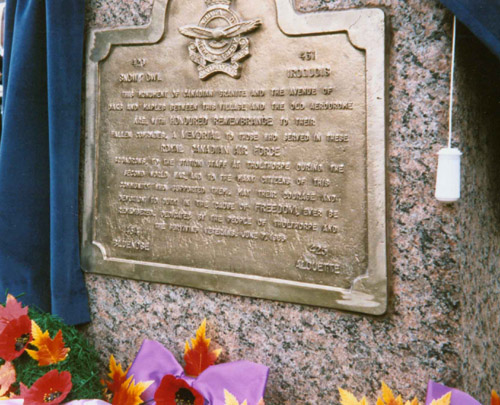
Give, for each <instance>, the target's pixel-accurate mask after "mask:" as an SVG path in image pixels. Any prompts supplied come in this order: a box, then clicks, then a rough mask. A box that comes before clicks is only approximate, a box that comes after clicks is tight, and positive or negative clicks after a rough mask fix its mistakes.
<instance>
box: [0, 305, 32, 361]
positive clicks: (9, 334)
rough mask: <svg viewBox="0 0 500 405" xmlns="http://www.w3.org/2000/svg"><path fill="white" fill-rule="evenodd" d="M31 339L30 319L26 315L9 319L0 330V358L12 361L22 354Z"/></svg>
mask: <svg viewBox="0 0 500 405" xmlns="http://www.w3.org/2000/svg"><path fill="white" fill-rule="evenodd" d="M30 341H31V321H30V318H29V317H28V315H22V316H20V317H19V318H16V319H13V320H10V321H9V322H8V323H7V324H6V325H5V327H4V328H3V330H2V331H1V332H0V358H2V359H4V360H5V361H12V360H14V359H16V358H18V357H19V356H20V355H21V354H23V352H24V350H25V349H26V346H28V343H29V342H30Z"/></svg>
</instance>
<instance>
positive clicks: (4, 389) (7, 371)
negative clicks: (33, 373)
mask: <svg viewBox="0 0 500 405" xmlns="http://www.w3.org/2000/svg"><path fill="white" fill-rule="evenodd" d="M15 382H16V369H15V368H14V366H13V365H12V363H11V362H10V361H7V362H5V363H4V364H3V365H2V367H0V400H1V399H8V397H6V396H5V395H6V394H7V393H8V392H9V390H10V387H11V385H12V384H14V383H15Z"/></svg>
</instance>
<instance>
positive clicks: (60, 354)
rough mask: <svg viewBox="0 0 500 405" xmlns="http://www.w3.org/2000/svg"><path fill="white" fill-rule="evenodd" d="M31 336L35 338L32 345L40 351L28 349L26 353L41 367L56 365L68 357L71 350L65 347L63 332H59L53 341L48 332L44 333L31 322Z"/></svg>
mask: <svg viewBox="0 0 500 405" xmlns="http://www.w3.org/2000/svg"><path fill="white" fill-rule="evenodd" d="M31 335H32V336H33V341H32V342H31V344H32V345H33V346H35V347H36V348H37V349H38V350H30V349H27V350H26V352H27V353H28V354H29V355H30V356H31V358H33V359H34V360H38V365H39V366H49V365H51V364H56V363H59V362H60V361H63V360H66V357H68V353H69V348H67V347H64V340H63V337H62V331H61V330H59V331H58V332H57V334H56V336H55V338H54V339H51V338H50V336H49V331H48V330H46V331H45V332H44V333H42V330H41V329H40V327H39V326H38V325H37V324H36V322H35V321H31Z"/></svg>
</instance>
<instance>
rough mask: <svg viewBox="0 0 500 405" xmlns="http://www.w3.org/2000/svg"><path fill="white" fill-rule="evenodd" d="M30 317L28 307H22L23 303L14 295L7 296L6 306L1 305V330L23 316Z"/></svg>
mask: <svg viewBox="0 0 500 405" xmlns="http://www.w3.org/2000/svg"><path fill="white" fill-rule="evenodd" d="M25 315H28V307H24V308H23V307H22V305H21V303H20V302H18V301H17V300H16V297H14V296H13V295H10V294H9V295H7V301H6V302H5V306H2V305H0V330H1V329H3V328H4V327H5V326H6V325H7V324H8V323H9V322H10V321H12V320H14V319H18V318H20V317H21V316H25Z"/></svg>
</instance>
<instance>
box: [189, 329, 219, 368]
mask: <svg viewBox="0 0 500 405" xmlns="http://www.w3.org/2000/svg"><path fill="white" fill-rule="evenodd" d="M206 329H207V320H206V319H204V320H203V322H202V323H201V325H200V327H199V328H198V330H197V331H196V339H191V346H189V341H186V346H185V348H184V361H185V362H186V367H184V371H185V372H186V374H187V375H189V376H191V377H198V376H199V375H200V374H201V373H202V372H203V371H204V370H206V369H207V368H208V367H210V366H212V365H214V364H215V361H216V360H217V358H218V357H219V355H220V352H221V350H220V349H217V350H212V351H210V350H209V346H210V339H207V338H206V337H205V333H206Z"/></svg>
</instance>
